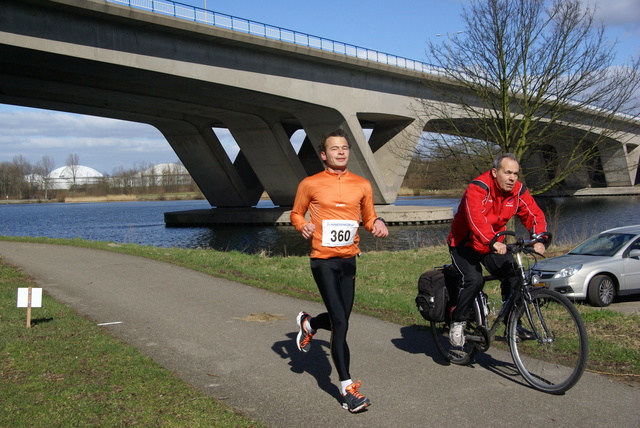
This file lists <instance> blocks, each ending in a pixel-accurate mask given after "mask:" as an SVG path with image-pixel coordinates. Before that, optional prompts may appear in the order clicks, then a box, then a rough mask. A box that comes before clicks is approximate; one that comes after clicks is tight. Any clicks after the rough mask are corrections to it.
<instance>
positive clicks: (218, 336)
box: [0, 241, 640, 428]
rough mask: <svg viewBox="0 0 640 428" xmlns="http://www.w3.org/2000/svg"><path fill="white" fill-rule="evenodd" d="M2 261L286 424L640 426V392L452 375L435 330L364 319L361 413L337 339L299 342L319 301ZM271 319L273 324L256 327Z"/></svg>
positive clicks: (77, 260) (109, 263)
mask: <svg viewBox="0 0 640 428" xmlns="http://www.w3.org/2000/svg"><path fill="white" fill-rule="evenodd" d="M0 256H1V257H2V259H3V260H5V261H8V262H10V263H12V264H14V265H16V266H19V267H21V268H22V269H23V270H24V271H25V272H27V273H29V274H31V275H32V276H34V277H35V278H37V280H38V283H39V284H40V286H42V287H43V288H44V289H45V291H46V292H47V293H49V294H50V295H52V296H53V297H55V298H56V299H57V300H59V301H61V302H63V303H65V304H67V305H69V306H70V307H72V308H74V309H75V310H76V311H77V312H79V313H80V314H83V315H86V316H87V317H88V318H89V319H91V320H94V321H95V322H96V323H104V322H121V324H114V325H111V326H107V327H104V328H105V330H107V331H109V332H110V333H112V334H113V335H115V336H117V337H120V338H122V339H123V340H125V341H126V342H129V343H131V344H133V345H134V346H136V347H137V348H138V349H140V350H141V351H142V352H143V353H145V354H147V355H149V356H150V357H151V358H153V359H154V360H155V361H157V362H158V363H160V364H161V365H163V366H164V367H166V368H168V369H170V370H172V371H174V372H175V373H177V374H178V375H179V376H180V377H181V378H183V379H184V380H185V381H186V382H188V383H190V384H193V385H195V386H196V387H197V388H200V389H203V390H205V391H207V392H208V393H209V394H211V395H212V396H215V397H218V398H220V399H222V400H223V401H225V402H227V403H228V404H229V405H231V406H233V407H235V408H238V409H239V410H241V411H242V412H244V413H245V414H247V415H249V416H250V417H252V418H254V419H257V420H260V421H263V422H265V423H266V424H268V425H270V426H273V427H292V426H298V425H302V426H310V427H327V426H329V427H338V426H349V427H361V426H362V427H364V426H367V427H399V426H402V427H417V426H469V425H474V426H483V427H486V426H490V427H512V426H518V425H520V426H535V427H549V426H558V427H584V426H597V427H616V428H619V427H636V428H637V427H640V410H639V409H638V407H639V404H640V387H637V386H630V385H626V384H623V383H620V382H616V381H612V380H610V379H607V378H605V377H603V376H600V375H596V374H593V373H585V375H584V376H583V378H582V380H581V381H580V382H579V383H578V384H577V385H576V386H575V387H574V388H573V389H571V390H570V391H569V392H567V393H566V394H565V395H562V396H554V395H549V394H544V393H541V392H537V391H535V390H533V389H531V388H529V387H528V386H527V385H526V384H524V383H523V381H522V379H521V378H520V376H519V375H518V374H517V371H516V369H515V367H514V366H513V363H512V361H511V358H510V356H509V355H508V353H506V352H502V351H498V350H495V349H492V350H490V351H489V353H488V354H484V355H482V356H481V358H480V360H479V362H478V363H477V364H475V365H474V366H473V367H459V366H447V365H443V364H442V360H441V359H440V358H439V357H438V355H437V352H436V350H435V349H434V347H433V345H432V344H431V341H430V336H429V333H428V331H424V330H420V329H418V328H416V327H414V326H400V325H396V324H392V323H388V322H383V321H379V320H377V319H374V318H370V317H366V316H362V315H358V314H354V315H353V317H352V327H351V330H350V340H349V342H350V345H351V349H352V354H353V355H352V374H353V376H354V378H355V379H362V380H363V381H364V384H363V387H362V389H361V391H362V392H363V393H364V394H365V395H367V396H368V397H369V398H370V399H371V401H372V403H373V404H372V406H371V407H370V408H369V410H368V411H366V412H363V413H360V414H356V415H352V414H350V413H348V412H347V411H345V410H342V409H341V407H340V404H339V394H338V389H337V387H336V386H335V383H336V382H337V379H336V375H335V372H334V371H333V369H332V365H331V363H330V360H329V357H328V346H329V343H328V340H329V335H328V333H327V332H320V333H319V334H318V335H317V336H316V338H315V339H314V342H313V347H312V349H311V352H309V354H302V353H300V352H299V351H298V350H297V348H296V346H295V343H294V337H295V334H296V326H295V316H296V314H297V313H298V311H300V310H301V309H305V310H307V311H308V312H310V313H312V314H315V313H317V312H319V311H320V310H322V307H321V305H319V304H316V303H308V302H305V301H302V300H297V299H293V298H289V297H283V296H279V295H276V294H273V293H269V292H266V291H262V290H259V289H255V288H252V287H247V286H245V285H242V284H238V283H234V282H232V281H227V280H223V279H217V278H212V277H209V276H206V275H204V274H200V273H197V272H194V271H191V270H188V269H184V268H180V267H176V266H172V265H170V264H166V263H162V262H157V261H152V260H148V259H144V258H138V257H132V256H126V255H121V254H116V253H110V252H106V251H97V250H88V249H84V248H75V247H68V246H53V245H44V244H27V243H15V242H3V241H0ZM361 263H366V261H361ZM358 285H359V286H360V287H363V286H366V285H365V284H363V283H359V284H358ZM263 313H266V314H271V315H273V317H272V318H273V319H272V320H271V321H268V322H255V320H254V317H252V314H263ZM33 316H34V318H35V317H37V316H38V315H37V309H34V315H33ZM54 322H55V320H54Z"/></svg>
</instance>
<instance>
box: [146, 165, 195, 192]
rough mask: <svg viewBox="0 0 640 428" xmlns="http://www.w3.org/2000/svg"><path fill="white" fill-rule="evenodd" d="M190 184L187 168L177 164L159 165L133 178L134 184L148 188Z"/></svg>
mask: <svg viewBox="0 0 640 428" xmlns="http://www.w3.org/2000/svg"><path fill="white" fill-rule="evenodd" d="M190 183H191V175H190V174H189V171H187V168H185V167H184V166H182V165H180V164H177V163H160V164H158V165H154V166H152V167H151V168H149V169H146V170H144V171H142V172H139V173H138V174H136V175H135V177H134V184H135V185H138V186H143V187H149V186H175V185H177V186H185V185H189V184H190Z"/></svg>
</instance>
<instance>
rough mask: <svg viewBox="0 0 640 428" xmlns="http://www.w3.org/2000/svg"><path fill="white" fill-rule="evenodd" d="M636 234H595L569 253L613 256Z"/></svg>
mask: <svg viewBox="0 0 640 428" xmlns="http://www.w3.org/2000/svg"><path fill="white" fill-rule="evenodd" d="M633 236H634V235H630V234H628V233H601V234H600V235H596V236H593V237H591V238H589V239H587V240H586V241H584V242H583V243H582V244H580V245H578V246H577V247H576V248H574V249H573V250H571V251H570V252H569V254H581V255H588V256H613V255H614V254H615V253H616V252H617V251H618V250H619V249H620V248H622V246H623V245H625V244H626V243H627V242H629V240H630V239H632V238H633Z"/></svg>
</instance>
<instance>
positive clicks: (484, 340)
mask: <svg viewBox="0 0 640 428" xmlns="http://www.w3.org/2000/svg"><path fill="white" fill-rule="evenodd" d="M513 254H514V258H515V261H516V270H517V272H518V273H519V275H520V280H521V283H520V286H519V287H517V288H515V289H514V290H513V291H512V293H511V295H510V296H509V297H508V298H507V300H506V301H504V302H503V303H502V306H501V307H500V311H499V312H498V316H497V318H496V319H495V320H494V321H493V324H492V325H491V327H489V319H488V314H486V313H485V310H484V308H486V307H487V306H486V301H485V299H486V297H485V296H486V295H485V294H484V292H483V289H484V284H483V287H482V288H481V289H480V292H479V293H478V296H476V298H475V299H474V303H473V305H474V306H473V308H474V312H475V316H476V322H477V324H478V325H479V326H482V327H483V328H484V331H483V336H484V337H480V336H474V335H467V336H466V340H469V341H472V342H475V343H476V347H477V348H478V349H479V350H481V351H483V352H484V351H486V350H487V349H489V347H490V345H491V342H492V341H493V340H494V338H495V334H496V331H497V330H498V328H499V327H500V326H501V325H502V324H503V322H504V321H505V320H506V319H507V318H508V316H509V314H510V313H511V311H512V309H513V308H514V307H515V304H516V302H518V301H519V300H520V299H521V298H523V299H525V300H527V301H531V295H530V293H529V290H530V287H531V284H530V279H529V277H528V276H527V272H526V269H525V267H524V259H523V256H522V252H521V251H518V252H515V253H513ZM494 279H497V278H496V277H494V276H492V275H487V276H485V277H483V280H484V283H486V282H487V281H489V280H494ZM524 306H525V313H526V315H527V319H528V320H529V322H530V324H533V323H532V322H531V321H532V317H531V312H530V309H529V305H524ZM538 316H539V317H540V319H542V314H540V313H539V312H538ZM542 326H543V328H544V329H545V331H546V333H547V335H548V334H549V331H548V329H547V327H546V325H545V324H544V323H543V324H542ZM532 333H533V334H534V337H535V338H536V340H540V339H539V338H540V337H541V335H539V334H538V332H537V331H533V332H532Z"/></svg>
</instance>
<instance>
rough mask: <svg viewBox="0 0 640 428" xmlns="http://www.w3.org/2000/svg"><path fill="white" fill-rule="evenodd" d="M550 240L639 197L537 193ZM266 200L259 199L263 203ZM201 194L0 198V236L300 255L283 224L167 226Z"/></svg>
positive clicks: (389, 245) (418, 237)
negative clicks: (46, 200)
mask: <svg viewBox="0 0 640 428" xmlns="http://www.w3.org/2000/svg"><path fill="white" fill-rule="evenodd" d="M537 200H538V203H539V204H540V206H541V207H542V208H543V210H544V211H545V213H547V217H548V219H549V223H550V225H551V228H550V229H551V231H552V232H553V233H554V236H555V239H556V241H557V242H558V243H566V242H574V243H577V242H579V241H581V240H583V239H585V238H587V237H588V236H591V235H593V234H595V233H597V232H600V231H602V230H604V229H607V228H611V227H617V226H625V225H629V224H634V223H640V221H639V220H638V218H639V216H638V214H640V197H639V196H627V197H598V198H573V199H572V198H539V199H537ZM458 202H459V201H458V199H446V198H427V197H406V198H404V197H403V198H398V201H397V202H396V203H397V205H421V206H449V207H453V208H454V210H455V209H456V208H457V205H458ZM265 206H266V205H265ZM208 207H209V203H208V202H206V201H153V202H105V203H86V204H61V203H51V204H4V205H3V204H0V235H9V236H46V237H53V238H82V239H89V240H97V241H111V242H117V243H135V244H141V245H153V246H157V247H181V248H213V249H216V250H221V251H228V250H236V251H242V252H247V253H257V252H266V253H268V254H287V255H306V254H308V253H309V242H308V241H305V240H304V239H302V237H301V235H300V234H299V233H298V232H296V231H295V229H294V228H293V227H291V226H262V227H258V226H224V227H198V228H167V227H165V225H164V213H165V212H167V211H184V210H194V209H203V208H208ZM449 227H450V225H449V224H448V223H445V224H434V225H420V226H417V225H411V226H392V227H391V228H390V236H389V237H388V238H385V239H376V238H373V237H372V236H371V234H370V233H369V232H366V231H364V230H361V233H360V236H361V249H362V250H363V251H374V250H392V251H395V250H405V249H412V248H420V247H424V246H431V245H441V244H444V242H445V239H446V236H447V234H448V232H449Z"/></svg>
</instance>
